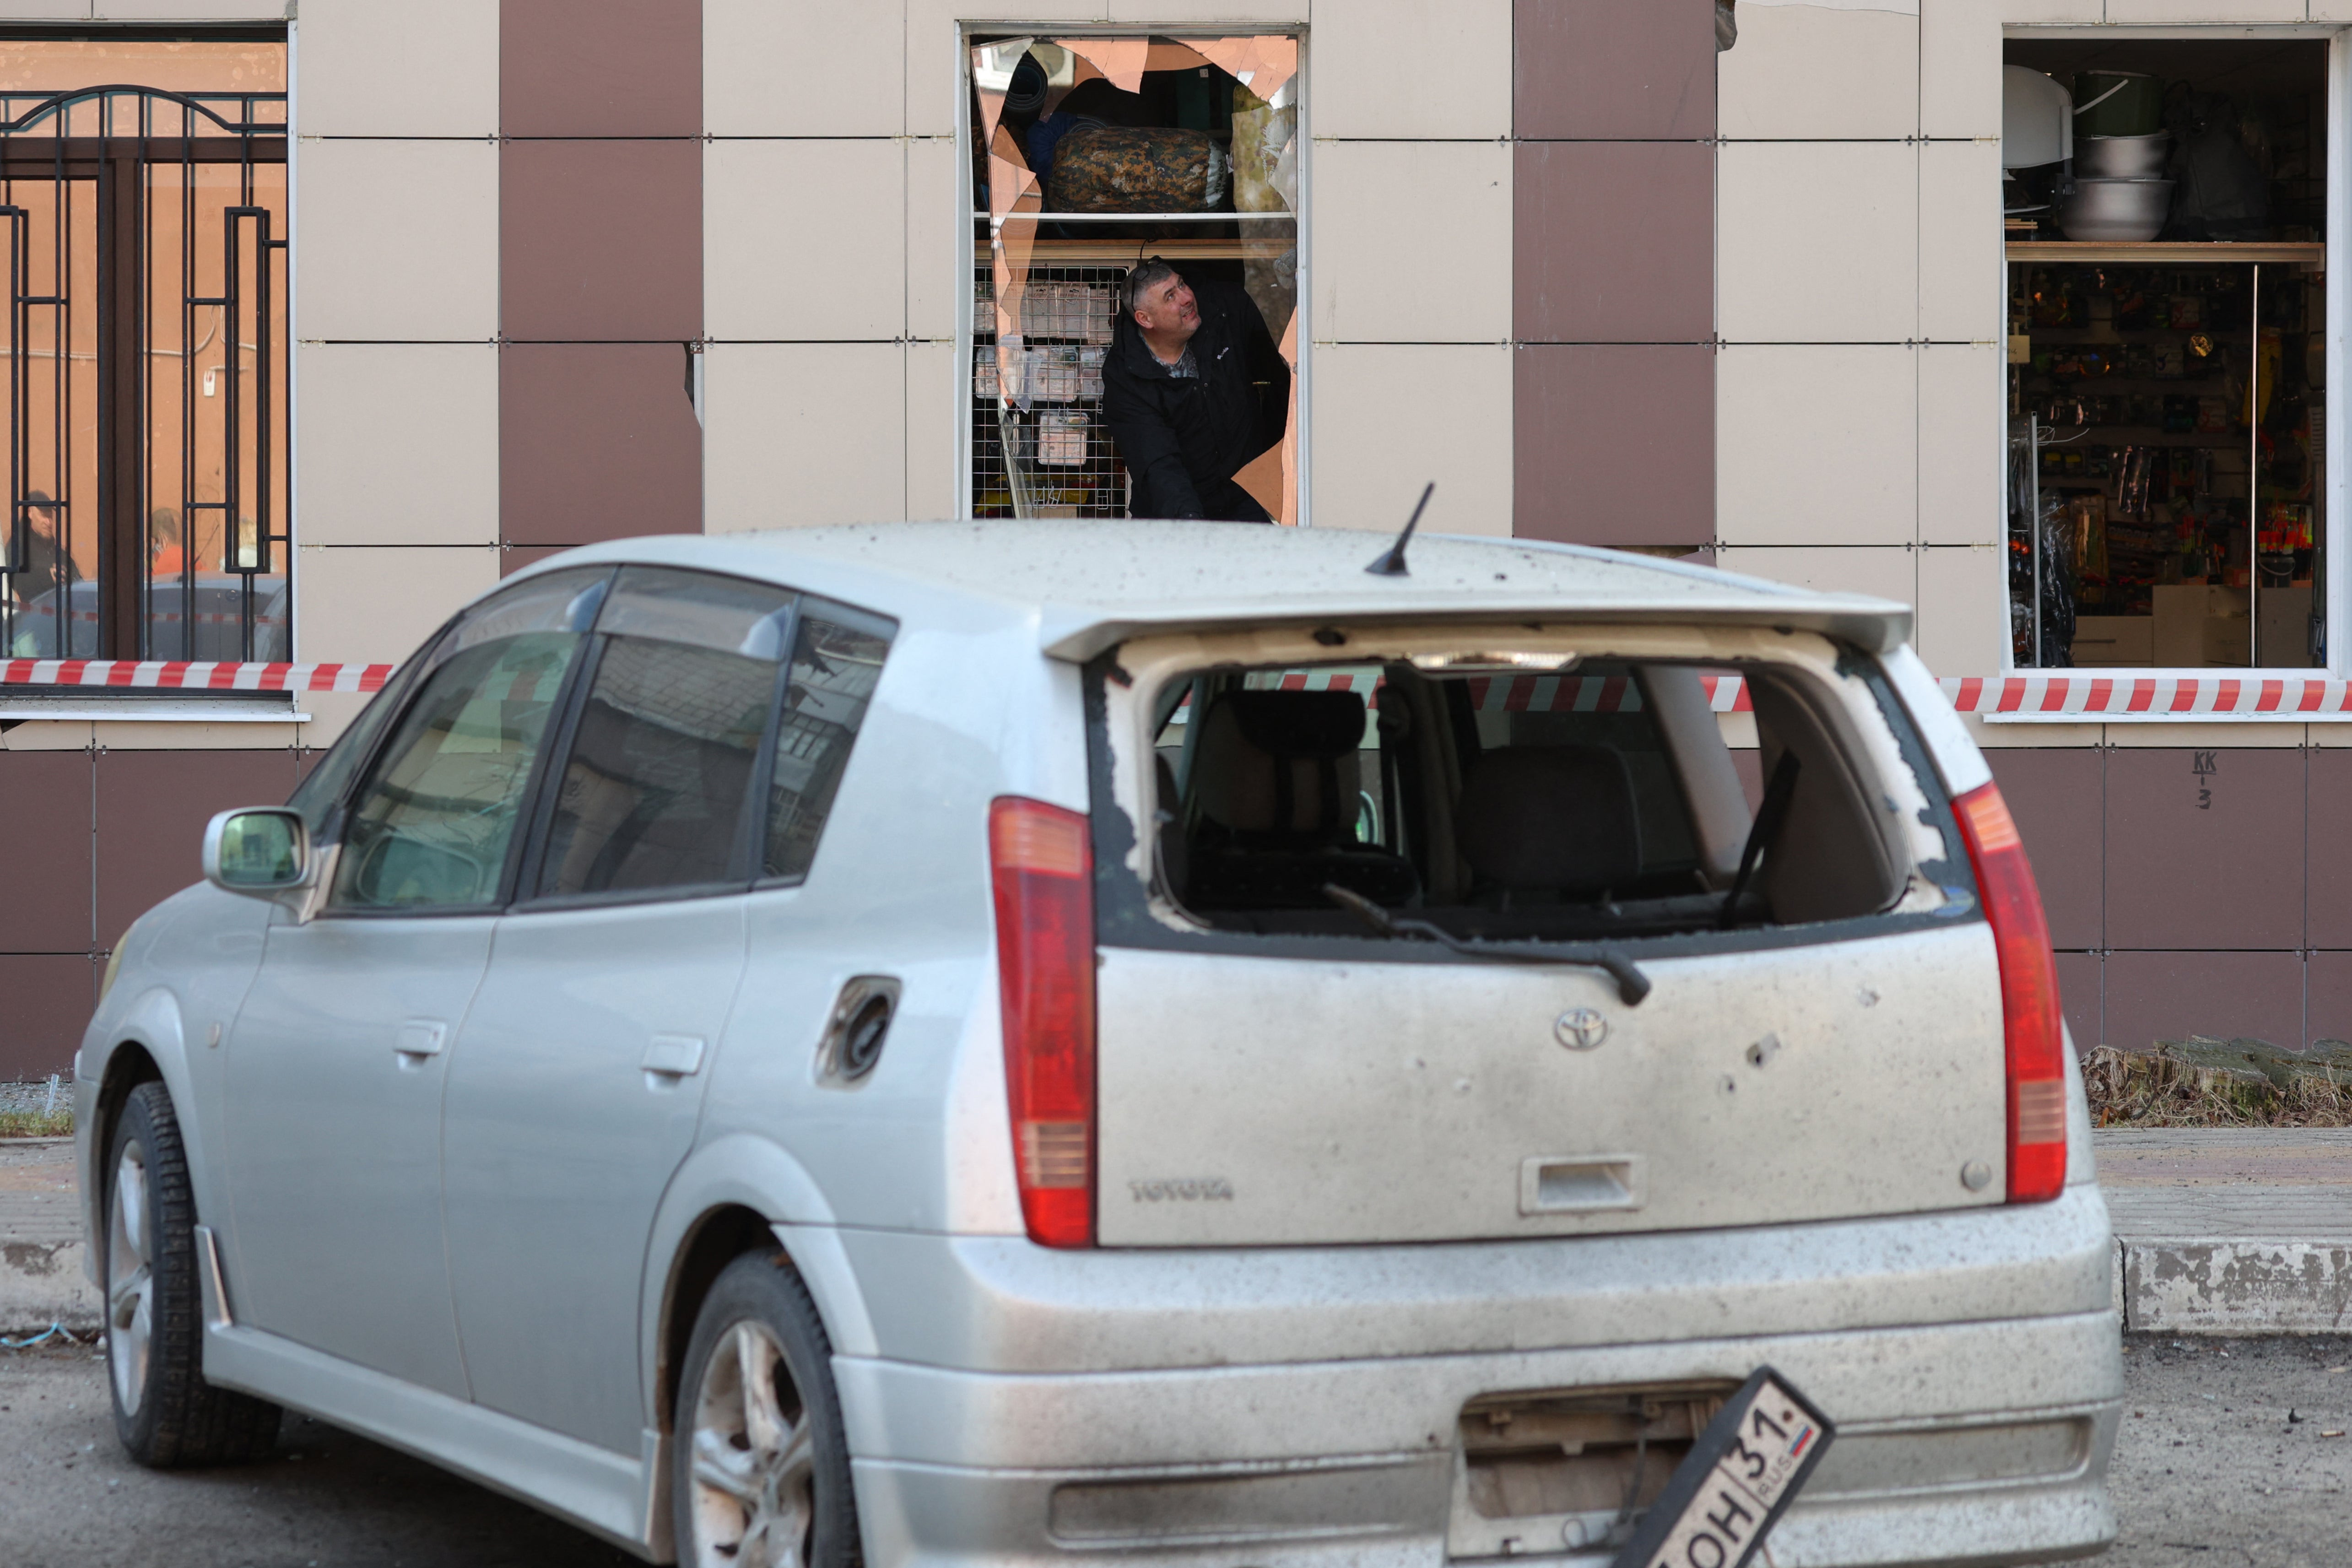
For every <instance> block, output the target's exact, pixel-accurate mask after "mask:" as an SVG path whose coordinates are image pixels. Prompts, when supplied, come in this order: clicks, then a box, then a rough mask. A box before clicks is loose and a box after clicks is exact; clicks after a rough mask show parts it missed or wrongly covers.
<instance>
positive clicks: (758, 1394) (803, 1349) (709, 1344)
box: [670, 1253, 860, 1568]
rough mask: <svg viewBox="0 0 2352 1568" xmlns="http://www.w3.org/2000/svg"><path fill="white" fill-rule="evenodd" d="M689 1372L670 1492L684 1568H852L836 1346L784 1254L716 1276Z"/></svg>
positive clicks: (689, 1355) (852, 1513) (854, 1557)
mask: <svg viewBox="0 0 2352 1568" xmlns="http://www.w3.org/2000/svg"><path fill="white" fill-rule="evenodd" d="M685 1373H686V1375H685V1377H684V1378H683V1379H682V1380H681V1381H680V1383H679V1384H678V1405H677V1442H676V1443H674V1444H673V1445H672V1450H673V1458H672V1461H671V1463H672V1468H671V1487H670V1496H671V1499H672V1503H673V1507H674V1510H675V1513H674V1525H673V1527H674V1529H675V1531H676V1535H677V1560H678V1562H679V1563H680V1564H681V1565H682V1568H854V1565H855V1564H856V1563H858V1562H859V1561H860V1554H859V1551H858V1541H857V1507H856V1501H855V1500H854V1499H853V1498H852V1497H851V1495H850V1489H849V1448H848V1443H847V1441H846V1439H845V1438H844V1436H842V1429H841V1402H840V1399H839V1397H838V1395H836V1394H835V1392H834V1386H833V1347H832V1345H831V1343H830V1342H828V1341H827V1340H826V1338H825V1333H824V1324H823V1323H822V1322H821V1321H818V1318H817V1315H816V1307H815V1304H814V1302H812V1301H811V1300H809V1295H808V1290H807V1289H806V1288H805V1287H804V1286H803V1285H802V1284H801V1281H800V1277H799V1276H798V1275H796V1274H794V1273H793V1271H792V1266H791V1265H790V1264H789V1263H787V1262H785V1261H784V1259H783V1258H782V1256H781V1255H779V1254H775V1253H751V1254H747V1255H746V1256H744V1257H741V1258H737V1259H736V1260H735V1261H734V1262H732V1263H730V1264H729V1265H728V1266H727V1267H726V1268H724V1269H723V1270H721V1271H720V1273H719V1278H718V1279H717V1280H716V1281H714V1282H713V1283H712V1285H711V1288H710V1294H709V1297H708V1298H707V1299H706V1300H704V1302H703V1304H702V1310H701V1312H700V1313H699V1314H698V1316H697V1317H696V1319H695V1323H694V1338H693V1340H692V1341H691V1342H689V1343H688V1346H687V1352H686V1367H685Z"/></svg>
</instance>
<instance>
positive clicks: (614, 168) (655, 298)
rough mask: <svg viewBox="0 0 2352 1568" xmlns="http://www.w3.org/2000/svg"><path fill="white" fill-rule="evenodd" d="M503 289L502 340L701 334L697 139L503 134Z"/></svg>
mask: <svg viewBox="0 0 2352 1568" xmlns="http://www.w3.org/2000/svg"><path fill="white" fill-rule="evenodd" d="M499 321H500V325H501V330H502V331H504V332H505V333H506V335H507V336H508V337H509V339H521V340H524V341H527V342H529V341H540V342H545V341H557V342H571V341H577V340H591V341H612V340H621V341H635V342H644V341H649V340H655V339H667V340H668V341H669V342H686V341H687V340H688V339H689V338H698V337H700V336H701V335H702V143H701V142H507V143H506V144H505V145H504V146H502V147H501V148H500V149H499Z"/></svg>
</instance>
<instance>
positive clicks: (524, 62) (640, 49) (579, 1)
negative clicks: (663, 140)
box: [499, 0, 702, 136]
mask: <svg viewBox="0 0 2352 1568" xmlns="http://www.w3.org/2000/svg"><path fill="white" fill-rule="evenodd" d="M499 128H500V129H501V130H502V131H504V132H505V133H506V134H507V135H509V136H698V135H700V134H701V133H702V5H701V0H500V4H499Z"/></svg>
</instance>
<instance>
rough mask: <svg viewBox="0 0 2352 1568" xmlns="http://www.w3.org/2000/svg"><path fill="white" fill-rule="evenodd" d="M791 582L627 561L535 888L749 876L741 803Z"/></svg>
mask: <svg viewBox="0 0 2352 1568" xmlns="http://www.w3.org/2000/svg"><path fill="white" fill-rule="evenodd" d="M792 605H793V595H792V594H790V593H789V592H787V591H785V590H782V589H778V588H772V587H769V586H767V585H765V584H757V583H747V582H743V581H740V580H739V579H735V578H730V577H720V576H716V575H711V574H703V573H697V572H676V571H669V570H666V569H658V568H652V567H629V568H625V569H624V570H623V571H622V573H621V574H620V576H619V577H618V578H617V579H616V580H615V581H614V585H613V593H612V596H611V597H610V598H609V599H607V600H606V601H605V605H604V613H603V615H602V616H600V617H599V619H598V621H597V630H598V631H599V632H600V633H603V634H606V635H604V637H601V638H600V639H599V640H600V641H601V643H602V645H603V646H602V647H601V648H600V649H599V651H598V653H597V656H596V660H597V662H596V666H595V668H594V670H593V673H592V676H591V678H590V682H589V689H588V697H587V701H586V703H585V705H584V706H583V708H582V710H581V713H580V718H579V721H578V723H577V725H576V727H575V729H574V730H573V733H572V743H571V747H570V750H569V752H568V753H567V754H566V756H565V759H564V763H563V773H562V779H561V782H560V783H559V784H557V786H556V795H555V802H554V806H553V809H552V812H551V816H550V819H549V824H548V832H547V841H546V848H545V851H544V852H543V853H542V854H541V857H540V859H539V870H538V875H537V879H536V886H535V888H534V889H533V892H534V895H535V896H537V897H541V898H568V897H583V896H593V895H597V894H617V893H630V892H637V893H642V892H650V891H657V890H661V889H688V888H695V887H708V886H713V885H719V884H729V883H731V884H733V885H736V886H739V887H740V885H742V884H743V883H744V882H746V881H748V880H749V879H750V877H749V867H748V865H747V863H746V860H745V858H744V857H743V855H742V853H741V851H742V850H743V848H744V847H745V827H746V824H745V808H746V805H747V804H748V802H749V800H750V798H751V793H752V788H753V782H752V774H753V771H754V769H755V768H756V767H757V765H758V763H759V756H760V740H761V736H762V735H763V734H765V733H766V731H767V726H768V718H769V714H770V712H771V711H772V710H773V708H774V706H775V698H776V683H777V677H778V674H779V672H780V668H781V666H782V654H783V648H784V639H785V637H786V635H787V632H788V629H789V623H790V618H791V614H792Z"/></svg>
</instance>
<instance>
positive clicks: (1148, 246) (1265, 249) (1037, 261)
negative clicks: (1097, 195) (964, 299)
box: [981, 239, 1298, 267]
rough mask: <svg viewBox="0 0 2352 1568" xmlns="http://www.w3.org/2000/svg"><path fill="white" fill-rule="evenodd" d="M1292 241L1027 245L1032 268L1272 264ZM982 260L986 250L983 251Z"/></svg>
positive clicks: (1058, 241)
mask: <svg viewBox="0 0 2352 1568" xmlns="http://www.w3.org/2000/svg"><path fill="white" fill-rule="evenodd" d="M1297 243H1298V242H1297V240H1295V239H1038V240H1034V241H1032V242H1031V243H1030V246H1029V259H1030V262H1031V264H1032V265H1033V266H1041V267H1043V266H1052V267H1132V266H1134V265H1135V264H1136V262H1137V261H1138V260H1139V259H1141V258H1143V257H1146V256H1158V257H1163V258H1166V259H1168V260H1170V261H1248V260H1252V259H1256V260H1262V261H1272V260H1274V259H1276V258H1278V257H1281V256H1284V255H1286V254H1287V253H1288V252H1289V251H1290V250H1291V249H1292V248H1294V247H1296V246H1297ZM981 254H982V258H983V259H984V258H985V257H986V256H987V250H986V248H985V247H982V252H981Z"/></svg>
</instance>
